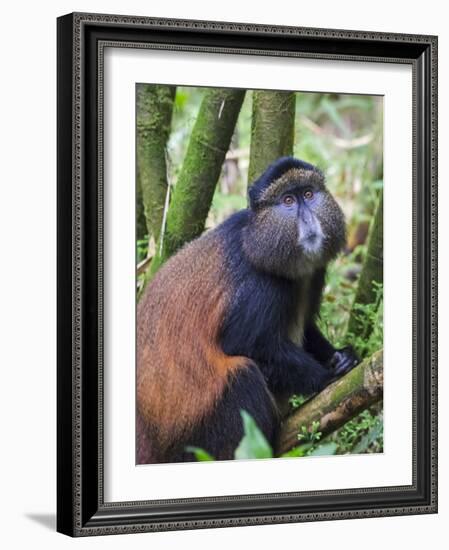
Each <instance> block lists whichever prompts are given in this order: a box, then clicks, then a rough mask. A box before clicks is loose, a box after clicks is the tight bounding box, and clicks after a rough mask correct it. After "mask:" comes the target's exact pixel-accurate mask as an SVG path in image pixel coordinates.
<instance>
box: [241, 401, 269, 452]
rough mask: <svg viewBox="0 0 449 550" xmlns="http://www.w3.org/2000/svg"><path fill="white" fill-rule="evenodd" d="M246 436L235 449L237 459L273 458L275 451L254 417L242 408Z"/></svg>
mask: <svg viewBox="0 0 449 550" xmlns="http://www.w3.org/2000/svg"><path fill="white" fill-rule="evenodd" d="M240 414H241V416H242V419H243V431H244V436H243V438H242V440H241V441H240V443H239V446H238V447H237V449H236V450H235V453H234V457H235V459H236V460H241V459H245V458H273V451H272V449H271V446H270V444H269V443H268V441H267V440H266V438H265V436H264V434H263V433H262V432H261V430H260V429H259V427H258V426H257V424H256V422H255V420H254V418H253V417H252V416H251V415H250V414H248V413H247V412H246V411H244V410H241V411H240Z"/></svg>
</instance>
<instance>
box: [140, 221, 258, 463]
mask: <svg viewBox="0 0 449 550" xmlns="http://www.w3.org/2000/svg"><path fill="white" fill-rule="evenodd" d="M223 254H224V251H223V243H222V241H221V239H220V238H219V235H218V233H217V232H215V231H211V232H208V233H205V234H204V235H203V236H201V237H200V238H199V239H197V240H195V241H193V242H191V243H190V244H188V245H187V246H185V247H184V248H183V249H181V250H180V251H179V252H178V253H177V254H176V255H175V256H173V257H172V258H170V259H169V260H168V261H167V262H166V264H164V265H163V266H162V268H161V269H160V270H159V271H158V272H157V274H156V275H155V277H154V279H153V280H152V281H151V283H150V284H149V285H148V287H147V289H146V290H145V293H144V295H143V296H142V298H141V300H140V302H139V305H138V308H137V406H138V414H139V415H140V416H141V419H139V422H141V421H142V420H143V422H144V424H145V425H146V426H147V427H148V430H149V431H150V433H151V440H152V444H153V446H156V447H157V448H156V449H155V452H154V453H153V454H154V455H156V456H155V457H156V460H163V454H164V452H165V450H166V449H167V448H168V447H170V446H171V445H173V444H174V443H175V442H177V441H181V442H182V441H183V439H184V438H185V437H187V436H188V434H189V432H190V430H191V429H193V427H194V426H195V425H197V424H198V422H201V419H202V418H204V417H205V416H206V415H207V414H208V413H209V412H210V411H211V410H212V409H213V408H214V406H215V405H216V403H217V401H218V400H219V398H220V396H221V394H222V393H223V391H224V388H225V387H226V384H227V382H228V380H229V377H230V376H231V375H232V372H233V371H235V370H236V369H238V368H239V367H244V366H245V364H247V363H248V360H247V359H246V358H242V357H238V356H232V357H231V356H227V355H225V354H224V353H223V351H222V350H221V348H220V345H219V341H218V339H219V331H220V326H221V323H222V320H223V315H224V312H225V311H226V307H227V303H228V300H229V290H230V289H229V288H228V286H227V285H228V282H227V274H226V273H225V272H224V267H223V266H224V262H223Z"/></svg>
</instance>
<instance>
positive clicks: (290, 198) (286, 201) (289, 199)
mask: <svg viewBox="0 0 449 550" xmlns="http://www.w3.org/2000/svg"><path fill="white" fill-rule="evenodd" d="M282 202H283V203H284V204H285V205H286V206H292V205H293V204H295V202H296V198H295V196H294V195H285V197H283V198H282Z"/></svg>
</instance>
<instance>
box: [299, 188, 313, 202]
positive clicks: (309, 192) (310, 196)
mask: <svg viewBox="0 0 449 550" xmlns="http://www.w3.org/2000/svg"><path fill="white" fill-rule="evenodd" d="M302 196H303V197H304V198H305V199H306V200H308V201H309V200H310V199H313V191H312V189H306V190H305V191H304V193H303V195H302Z"/></svg>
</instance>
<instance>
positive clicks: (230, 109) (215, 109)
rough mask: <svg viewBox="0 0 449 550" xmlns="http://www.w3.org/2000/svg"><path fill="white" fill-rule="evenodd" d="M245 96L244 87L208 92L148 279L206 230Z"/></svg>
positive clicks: (209, 90) (202, 103) (215, 89)
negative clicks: (241, 88) (184, 245)
mask: <svg viewBox="0 0 449 550" xmlns="http://www.w3.org/2000/svg"><path fill="white" fill-rule="evenodd" d="M244 97H245V91H244V90H233V89H227V88H226V89H225V88H224V89H221V88H211V89H208V90H207V91H206V92H205V94H204V97H203V100H202V102H201V106H200V110H199V113H198V116H197V119H196V121H195V125H194V127H193V130H192V134H191V136H190V140H189V144H188V147H187V152H186V156H185V158H184V162H183V165H182V168H181V172H180V174H179V177H178V181H177V182H176V185H175V187H174V191H173V195H172V198H171V202H170V207H169V209H168V213H167V222H166V227H165V231H164V232H163V234H161V236H160V239H159V242H158V244H157V249H156V250H157V252H156V256H155V257H154V259H153V261H152V262H151V268H150V270H149V271H148V272H147V273H148V276H147V277H146V280H148V279H150V278H151V277H152V276H153V275H154V273H155V272H156V271H157V270H158V269H159V267H160V266H161V265H162V264H163V263H164V262H165V261H166V260H167V258H169V257H170V256H171V255H172V254H174V253H175V252H176V251H177V250H178V249H179V248H180V247H181V246H182V245H183V244H184V243H186V242H189V241H191V240H192V239H194V238H195V237H197V236H199V235H200V234H201V233H202V232H203V231H204V227H205V223H206V218H207V215H208V213H209V209H210V206H211V203H212V198H213V195H214V191H215V187H216V185H217V182H218V178H219V176H220V172H221V168H222V165H223V162H224V159H225V155H226V152H227V151H228V148H229V144H230V141H231V137H232V134H233V131H234V128H235V124H236V122H237V117H238V115H239V112H240V108H241V106H242V102H243V99H244ZM146 282H147V281H146Z"/></svg>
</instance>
